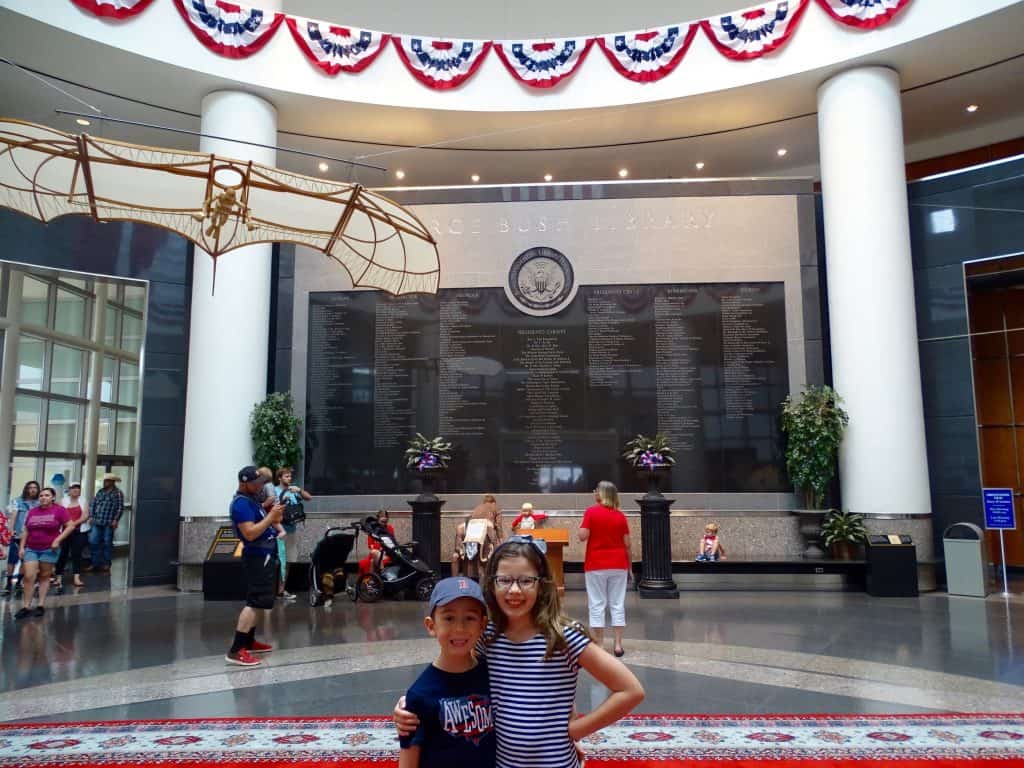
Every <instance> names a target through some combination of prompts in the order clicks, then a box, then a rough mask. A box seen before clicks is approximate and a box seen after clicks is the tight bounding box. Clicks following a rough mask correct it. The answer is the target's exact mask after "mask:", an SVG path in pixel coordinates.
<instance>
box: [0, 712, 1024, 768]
mask: <svg viewBox="0 0 1024 768" xmlns="http://www.w3.org/2000/svg"><path fill="white" fill-rule="evenodd" d="M584 746H585V749H586V750H587V753H588V756H589V757H588V760H587V766H588V768H599V767H600V766H604V768H626V767H627V766H628V768H636V767H637V766H650V767H651V768H673V767H674V766H692V765H697V764H703V765H707V764H708V763H713V764H714V765H715V766H730V767H733V766H758V767H763V766H772V767H773V768H785V767H786V766H793V765H798V766H801V768H812V766H842V767H844V768H849V767H851V766H857V767H858V768H864V764H865V763H873V764H874V765H875V766H881V765H900V766H913V767H914V768H925V766H927V768H941V767H943V766H950V767H952V766H964V765H970V764H973V763H981V762H985V763H998V764H999V765H1001V766H1004V765H1005V766H1009V765H1015V766H1016V765H1020V766H1024V713H1022V714H1002V715H997V714H988V715H877V716H874V715H766V716H751V717H732V716H718V715H706V716H705V715H643V716H637V717H631V718H628V719H626V720H623V721H622V722H620V723H618V724H616V725H615V726H613V727H611V728H608V729H606V730H604V731H602V732H601V733H599V734H596V735H595V736H592V737H590V738H589V739H587V740H586V743H585V745H584ZM396 755H397V743H396V740H395V732H394V728H393V727H392V725H391V721H390V719H389V718H381V717H338V718H267V719H202V720H145V721H119V722H105V723H104V722H95V723H46V724H31V725H18V724H0V766H4V767H6V766H11V767H12V768H13V767H18V768H21V767H22V766H115V765H117V766H141V767H143V768H148V767H149V766H163V767H164V768H170V766H174V767H175V768H206V767H207V766H209V767H211V768H212V767H216V768H225V767H226V768H241V766H252V765H257V766H271V765H273V766H288V767H289V768H314V767H315V768H321V767H323V766H373V767H374V768H382V766H386V765H388V764H391V765H395V764H397V757H396ZM524 768H526V767H525V766H524Z"/></svg>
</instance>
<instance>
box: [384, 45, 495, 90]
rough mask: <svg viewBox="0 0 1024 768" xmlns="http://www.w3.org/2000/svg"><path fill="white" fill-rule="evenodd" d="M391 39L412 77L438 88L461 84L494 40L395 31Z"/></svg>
mask: <svg viewBox="0 0 1024 768" xmlns="http://www.w3.org/2000/svg"><path fill="white" fill-rule="evenodd" d="M391 40H392V42H394V44H395V49H396V50H397V51H398V56H399V57H400V58H401V59H402V61H403V62H405V66H406V68H407V69H408V70H409V72H411V73H412V75H413V77H415V78H416V79H417V80H419V81H420V82H421V83H423V84H424V85H427V86H429V87H431V88H436V89H437V90H445V89H447V88H457V87H458V86H460V85H462V84H463V83H464V82H466V81H467V80H468V79H469V78H470V77H472V76H473V75H474V73H476V71H477V69H479V67H480V65H481V64H482V63H483V61H484V57H485V56H486V55H487V52H488V51H489V50H491V43H490V42H489V41H488V42H485V41H483V40H438V39H435V38H430V37H399V36H398V35H393V36H392V38H391Z"/></svg>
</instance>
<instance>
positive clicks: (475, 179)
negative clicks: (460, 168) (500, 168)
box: [469, 173, 480, 184]
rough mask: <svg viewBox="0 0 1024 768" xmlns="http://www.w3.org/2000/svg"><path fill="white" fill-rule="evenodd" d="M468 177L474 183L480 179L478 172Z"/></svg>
mask: <svg viewBox="0 0 1024 768" xmlns="http://www.w3.org/2000/svg"><path fill="white" fill-rule="evenodd" d="M469 178H470V179H471V180H472V181H473V183H474V184H476V183H477V182H478V181H480V174H479V173H474V174H473V175H472V176H470V177H469Z"/></svg>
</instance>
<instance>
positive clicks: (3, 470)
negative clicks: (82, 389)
mask: <svg viewBox="0 0 1024 768" xmlns="http://www.w3.org/2000/svg"><path fill="white" fill-rule="evenodd" d="M24 278H25V273H24V272H22V271H21V270H20V269H18V268H17V267H13V268H12V269H11V279H10V281H9V283H8V285H9V287H8V289H7V320H8V323H7V328H6V331H5V333H4V352H3V355H4V360H3V365H4V372H3V380H2V382H0V504H2V505H3V507H4V508H5V509H6V508H7V500H8V499H9V498H10V497H11V488H10V483H11V449H12V448H13V446H12V445H11V437H12V436H13V434H14V419H15V405H16V400H15V397H16V393H15V390H16V389H17V387H18V345H19V342H20V341H21V291H22V283H23V282H24ZM18 491H19V492H20V491H21V489H20V488H19V489H18ZM11 525H14V521H13V520H12V521H11Z"/></svg>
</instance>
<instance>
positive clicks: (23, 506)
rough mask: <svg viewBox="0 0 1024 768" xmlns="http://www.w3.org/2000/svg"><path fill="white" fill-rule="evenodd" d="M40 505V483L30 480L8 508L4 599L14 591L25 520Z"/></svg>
mask: <svg viewBox="0 0 1024 768" xmlns="http://www.w3.org/2000/svg"><path fill="white" fill-rule="evenodd" d="M38 504H39V483H38V482H36V481H35V480H29V481H28V482H27V483H25V486H24V487H23V488H22V489H21V496H15V497H14V498H13V499H11V503H10V505H9V506H8V507H7V510H8V512H10V515H9V516H8V519H7V524H8V525H9V526H10V527H11V534H12V535H13V537H12V538H11V543H10V545H9V546H8V549H7V583H6V584H5V585H4V597H8V596H10V594H11V593H12V592H13V590H14V569H15V568H17V567H18V560H19V558H18V550H19V548H20V547H21V532H22V530H24V528H25V518H26V517H27V516H28V513H29V510H30V509H34V508H35V507H36V505H38Z"/></svg>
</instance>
